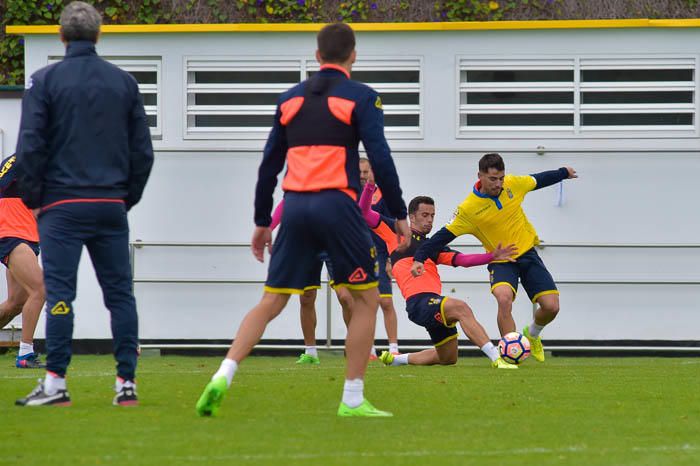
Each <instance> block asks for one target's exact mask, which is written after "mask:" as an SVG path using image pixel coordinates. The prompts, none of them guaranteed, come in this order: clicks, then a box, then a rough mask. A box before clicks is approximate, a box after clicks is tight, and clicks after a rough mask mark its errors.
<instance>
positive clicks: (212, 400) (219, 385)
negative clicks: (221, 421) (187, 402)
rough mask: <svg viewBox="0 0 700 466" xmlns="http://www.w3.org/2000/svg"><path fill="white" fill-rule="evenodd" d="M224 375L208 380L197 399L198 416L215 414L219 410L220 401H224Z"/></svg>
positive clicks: (226, 388) (225, 388) (225, 387)
mask: <svg viewBox="0 0 700 466" xmlns="http://www.w3.org/2000/svg"><path fill="white" fill-rule="evenodd" d="M226 390H228V387H227V386H226V377H224V376H221V377H217V378H215V379H214V380H212V381H211V382H209V383H208V384H207V386H206V388H205V389H204V393H202V396H200V397H199V400H197V406H196V410H197V414H199V415H200V416H216V413H217V412H218V411H219V406H221V402H222V401H224V396H225V395H226Z"/></svg>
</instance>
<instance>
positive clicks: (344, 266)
mask: <svg viewBox="0 0 700 466" xmlns="http://www.w3.org/2000/svg"><path fill="white" fill-rule="evenodd" d="M321 252H326V253H327V254H328V257H329V258H330V263H331V265H332V269H333V280H334V286H335V287H347V288H349V289H351V290H364V289H369V288H376V287H377V272H378V265H377V252H376V249H375V247H374V244H372V238H370V235H369V228H368V227H367V224H366V223H365V220H364V219H363V218H362V214H361V212H360V209H359V207H358V206H357V204H356V203H355V202H354V201H353V200H352V199H351V198H350V196H348V195H347V194H345V193H343V192H341V191H336V190H327V191H320V192H309V193H299V192H288V193H286V194H285V197H284V210H283V212H282V221H281V223H280V229H279V233H278V235H277V238H276V239H275V244H274V245H273V247H272V257H271V258H270V267H269V269H268V274H267V281H266V282H265V291H268V292H272V293H284V294H300V293H303V292H304V289H305V288H306V287H307V286H309V279H310V277H316V276H319V264H320V261H319V258H318V255H319V254H320V253H321Z"/></svg>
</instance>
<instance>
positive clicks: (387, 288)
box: [377, 251, 393, 298]
mask: <svg viewBox="0 0 700 466" xmlns="http://www.w3.org/2000/svg"><path fill="white" fill-rule="evenodd" d="M387 260H388V257H387V256H386V255H384V254H382V252H381V251H379V253H378V254H377V263H378V264H379V297H380V298H391V297H392V295H393V293H392V289H391V278H389V274H388V273H386V261H387Z"/></svg>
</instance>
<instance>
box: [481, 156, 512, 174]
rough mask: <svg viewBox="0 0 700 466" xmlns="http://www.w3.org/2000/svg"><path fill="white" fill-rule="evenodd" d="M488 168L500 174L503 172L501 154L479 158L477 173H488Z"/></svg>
mask: <svg viewBox="0 0 700 466" xmlns="http://www.w3.org/2000/svg"><path fill="white" fill-rule="evenodd" d="M490 168H495V169H496V170H498V171H500V172H502V171H505V169H506V164H505V163H504V162H503V157H501V154H497V153H495V152H491V153H489V154H484V156H483V157H481V160H479V171H480V172H481V173H488V171H489V169H490Z"/></svg>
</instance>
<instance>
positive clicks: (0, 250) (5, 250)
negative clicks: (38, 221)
mask: <svg viewBox="0 0 700 466" xmlns="http://www.w3.org/2000/svg"><path fill="white" fill-rule="evenodd" d="M22 243H24V244H26V245H27V246H29V247H30V248H32V251H34V254H36V255H37V256H38V255H39V243H36V242H34V241H29V240H26V239H22V238H14V237H12V236H8V237H6V238H0V262H2V263H3V264H4V265H5V267H9V266H10V253H11V252H12V251H14V250H15V248H16V247H17V246H19V245H20V244H22Z"/></svg>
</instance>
